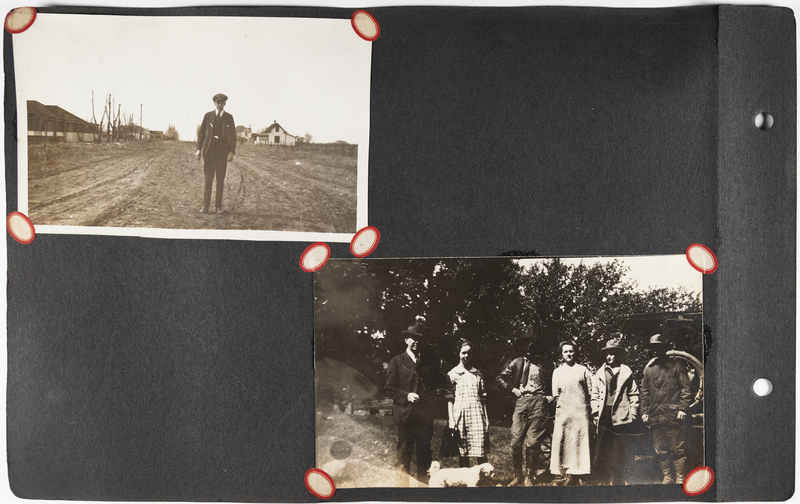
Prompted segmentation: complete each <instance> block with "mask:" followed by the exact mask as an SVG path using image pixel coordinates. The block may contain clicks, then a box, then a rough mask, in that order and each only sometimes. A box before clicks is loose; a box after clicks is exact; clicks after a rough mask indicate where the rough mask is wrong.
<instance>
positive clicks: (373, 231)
mask: <svg viewBox="0 0 800 504" xmlns="http://www.w3.org/2000/svg"><path fill="white" fill-rule="evenodd" d="M379 241H381V233H380V231H378V228H376V227H374V226H367V227H365V228H361V229H360V230H358V232H357V233H356V234H355V235H354V236H353V239H352V240H350V253H351V254H353V255H354V256H356V257H366V256H368V255H370V254H371V253H372V252H373V251H374V250H375V248H376V247H377V246H378V242H379Z"/></svg>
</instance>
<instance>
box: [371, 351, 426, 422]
mask: <svg viewBox="0 0 800 504" xmlns="http://www.w3.org/2000/svg"><path fill="white" fill-rule="evenodd" d="M438 385H439V382H438V380H437V379H436V376H435V374H434V373H433V372H432V371H431V369H430V368H429V367H428V366H426V365H425V364H423V363H421V362H420V359H417V363H416V364H415V363H414V361H413V360H411V356H409V355H408V353H407V352H403V353H402V354H400V355H398V356H396V357H393V358H392V360H390V361H389V367H388V368H387V369H386V386H385V387H384V393H385V394H386V396H387V397H390V398H391V399H392V401H393V402H394V414H395V418H396V419H397V421H398V422H399V423H403V422H405V421H407V420H408V418H409V417H410V416H416V417H419V418H421V419H426V420H433V417H434V414H435V410H434V408H435V407H436V394H437V390H438V389H437V387H438ZM411 392H414V393H416V394H417V395H419V397H420V398H419V400H418V401H416V402H414V403H409V402H408V394H409V393H411Z"/></svg>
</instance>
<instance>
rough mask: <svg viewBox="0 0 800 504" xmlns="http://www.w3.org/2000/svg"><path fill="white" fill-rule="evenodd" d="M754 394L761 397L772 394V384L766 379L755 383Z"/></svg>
mask: <svg viewBox="0 0 800 504" xmlns="http://www.w3.org/2000/svg"><path fill="white" fill-rule="evenodd" d="M753 392H755V393H756V395H757V396H759V397H766V396H768V395H770V394H771V393H772V382H771V381H769V380H767V379H766V378H759V379H758V380H756V381H755V382H754V383H753Z"/></svg>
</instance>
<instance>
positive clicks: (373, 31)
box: [353, 11, 379, 40]
mask: <svg viewBox="0 0 800 504" xmlns="http://www.w3.org/2000/svg"><path fill="white" fill-rule="evenodd" d="M353 28H355V30H356V31H357V32H358V34H359V35H360V36H361V37H362V38H364V39H366V40H374V39H375V38H377V36H378V33H379V32H378V22H377V21H376V20H375V18H373V17H372V16H371V15H369V14H367V13H366V12H363V11H359V12H356V13H355V14H354V15H353Z"/></svg>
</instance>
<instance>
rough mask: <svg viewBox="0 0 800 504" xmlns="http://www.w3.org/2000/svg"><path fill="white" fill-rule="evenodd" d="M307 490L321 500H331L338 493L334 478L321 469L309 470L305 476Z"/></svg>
mask: <svg viewBox="0 0 800 504" xmlns="http://www.w3.org/2000/svg"><path fill="white" fill-rule="evenodd" d="M305 482H306V488H308V491H309V492H311V493H312V494H314V496H315V497H318V498H320V499H330V498H331V497H333V494H335V493H336V485H334V484H333V478H331V477H330V476H328V473H326V472H325V471H323V470H321V469H316V468H313V469H309V470H308V471H307V472H306V476H305Z"/></svg>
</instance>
